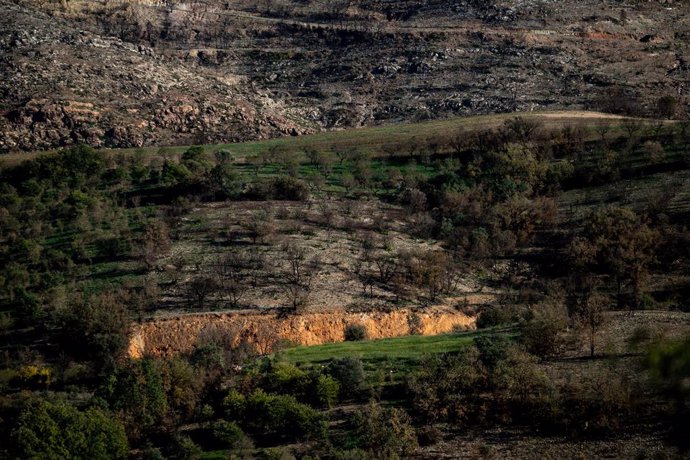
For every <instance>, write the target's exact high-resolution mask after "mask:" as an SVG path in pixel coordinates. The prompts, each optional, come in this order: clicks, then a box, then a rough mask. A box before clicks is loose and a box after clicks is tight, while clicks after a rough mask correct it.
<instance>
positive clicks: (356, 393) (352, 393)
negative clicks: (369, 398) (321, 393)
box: [326, 358, 368, 399]
mask: <svg viewBox="0 0 690 460" xmlns="http://www.w3.org/2000/svg"><path fill="white" fill-rule="evenodd" d="M326 372H327V373H328V374H329V375H331V376H332V377H333V378H334V379H336V380H337V381H338V383H340V396H341V397H342V398H346V399H347V398H359V397H362V396H366V394H367V392H368V387H367V386H366V384H365V381H364V367H363V366H362V361H360V360H359V359H357V358H342V359H334V360H333V361H331V362H330V363H329V364H328V366H327V367H326Z"/></svg>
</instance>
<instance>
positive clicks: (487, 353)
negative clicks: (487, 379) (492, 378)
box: [474, 335, 511, 370]
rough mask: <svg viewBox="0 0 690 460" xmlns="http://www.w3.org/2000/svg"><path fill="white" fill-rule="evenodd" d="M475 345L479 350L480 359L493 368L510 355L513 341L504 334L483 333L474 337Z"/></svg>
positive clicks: (489, 367) (490, 368)
mask: <svg viewBox="0 0 690 460" xmlns="http://www.w3.org/2000/svg"><path fill="white" fill-rule="evenodd" d="M474 345H475V346H476V347H477V350H479V360H480V361H481V362H482V364H484V366H486V367H487V368H488V369H489V370H492V369H493V368H494V367H496V365H497V364H498V362H499V361H501V360H504V359H505V358H506V357H507V356H508V350H509V348H510V346H511V341H510V339H509V338H507V337H506V336H504V335H481V336H479V337H477V338H476V339H474Z"/></svg>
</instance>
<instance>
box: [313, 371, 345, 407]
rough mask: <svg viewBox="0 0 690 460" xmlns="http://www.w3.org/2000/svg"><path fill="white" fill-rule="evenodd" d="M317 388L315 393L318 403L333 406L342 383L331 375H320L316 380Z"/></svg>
mask: <svg viewBox="0 0 690 460" xmlns="http://www.w3.org/2000/svg"><path fill="white" fill-rule="evenodd" d="M315 386H316V388H315V389H314V394H315V396H316V401H317V402H318V404H320V405H321V406H324V407H329V408H330V407H331V406H332V405H333V403H334V402H336V401H337V399H338V393H340V384H339V383H338V381H337V380H336V379H334V378H333V377H331V376H330V375H319V376H318V377H317V378H316V381H315Z"/></svg>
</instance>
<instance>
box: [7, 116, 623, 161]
mask: <svg viewBox="0 0 690 460" xmlns="http://www.w3.org/2000/svg"><path fill="white" fill-rule="evenodd" d="M516 116H522V117H526V118H532V119H538V120H540V121H541V122H542V123H543V125H544V126H545V127H546V128H559V127H562V126H565V125H574V126H585V127H589V128H594V127H595V126H597V125H600V124H606V123H612V122H615V121H616V120H618V121H620V120H622V118H623V117H619V116H616V115H609V114H602V113H597V112H529V113H506V114H495V115H481V116H473V117H457V118H448V119H444V120H433V121H425V122H420V123H410V124H397V125H388V126H377V127H370V128H359V129H348V130H343V131H327V132H322V133H318V134H312V135H307V136H299V137H290V136H287V137H281V138H276V139H269V140H263V141H253V142H242V143H237V144H211V145H205V146H204V147H205V148H206V150H207V151H215V150H220V149H228V150H230V151H231V152H232V153H233V154H234V155H235V156H236V157H238V158H246V157H250V156H253V155H256V154H257V153H259V152H263V151H266V150H268V149H270V148H271V147H280V148H284V149H286V150H288V151H293V152H302V151H303V150H306V149H316V150H319V151H327V150H332V149H333V148H337V149H348V148H357V149H359V150H361V151H363V152H366V153H372V154H374V155H377V154H380V153H382V151H383V150H384V149H385V146H387V145H390V144H397V145H400V144H409V143H412V142H419V143H422V142H424V141H426V140H427V139H428V138H434V137H439V136H448V135H449V134H450V133H454V132H458V133H459V132H462V131H467V132H471V131H474V130H477V129H486V128H492V127H498V126H500V125H501V124H503V123H504V122H505V120H508V119H510V118H514V117H516ZM614 124H615V123H614ZM616 131H617V130H616V129H613V130H612V131H611V133H610V134H614V133H615V132H616ZM594 136H596V133H594V132H592V137H594ZM187 148H189V146H174V147H163V148H161V147H145V148H142V149H133V148H131V149H103V152H104V153H106V154H125V155H129V154H132V153H134V152H135V151H137V150H139V151H143V152H145V153H147V154H154V153H157V152H159V151H161V150H163V151H165V152H166V153H167V154H171V155H174V154H181V153H182V152H184V151H185V150H187ZM51 152H54V150H49V151H45V152H19V153H8V154H5V155H2V156H0V167H2V166H3V165H6V166H10V165H14V164H17V163H19V162H21V161H23V160H26V159H30V158H34V157H36V156H38V155H41V154H44V153H51Z"/></svg>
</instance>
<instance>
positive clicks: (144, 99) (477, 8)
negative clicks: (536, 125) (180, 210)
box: [0, 0, 690, 150]
mask: <svg viewBox="0 0 690 460" xmlns="http://www.w3.org/2000/svg"><path fill="white" fill-rule="evenodd" d="M3 2H4V3H3V10H5V11H7V14H5V15H4V17H3V19H2V21H3V24H2V39H1V40H0V46H1V47H2V56H3V58H2V59H3V66H2V70H0V72H2V78H0V81H2V90H1V91H0V94H2V98H3V100H2V109H3V113H2V118H1V119H0V120H1V121H0V148H2V149H5V150H22V149H24V150H31V149H43V148H49V147H55V146H59V145H66V144H72V143H76V142H87V143H90V144H93V145H97V146H98V145H105V146H141V145H156V144H183V143H208V142H224V141H234V140H245V139H252V138H266V137H272V136H278V135H286V134H299V133H303V132H305V131H310V130H319V129H332V128H343V127H354V126H366V125H374V124H381V123H391V122H401V121H412V120H421V119H428V118H441V117H448V116H452V115H467V114H479V113H494V112H506V111H529V110H535V109H540V110H543V109H562V108H586V109H591V108H594V109H598V110H605V111H613V112H619V113H626V114H635V115H647V116H649V115H660V114H661V115H664V116H669V117H673V116H678V117H681V116H684V109H683V107H685V106H686V105H687V100H688V99H687V98H688V95H687V81H688V77H689V75H688V69H689V67H688V64H687V62H688V40H687V38H688V37H687V35H686V34H687V30H689V29H690V27H689V24H688V21H689V19H688V15H687V13H688V9H689V7H688V5H687V4H686V3H682V2H674V3H670V2H666V3H663V4H660V3H659V2H632V3H625V4H623V3H620V2H616V1H604V2H600V1H591V0H590V1H585V2H573V1H568V2H551V1H525V2H517V1H514V0H511V1H491V2H483V1H482V2H477V1H456V2H440V1H428V2H411V1H403V2H389V1H357V2H355V1H348V2H344V1H343V2H327V3H318V2H312V1H308V2H291V1H278V0H270V1H262V2H255V1H242V2H233V3H232V4H224V3H221V2H204V3H201V2H167V3H162V2H97V1H70V2H64V3H46V2H37V1H31V0H29V1H22V2H16V3H12V2H9V1H8V0H3ZM19 4H21V6H20V5H19ZM664 97H666V99H665V100H666V102H669V101H670V104H663V103H662V104H661V106H660V101H663V99H662V98H664ZM84 104H86V105H84Z"/></svg>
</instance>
